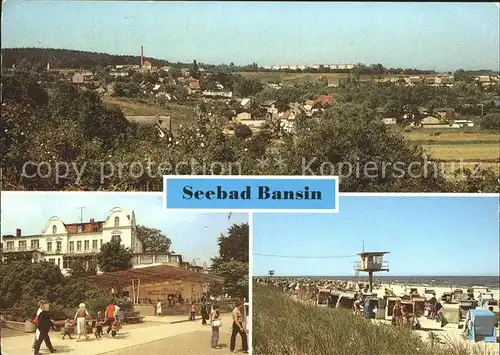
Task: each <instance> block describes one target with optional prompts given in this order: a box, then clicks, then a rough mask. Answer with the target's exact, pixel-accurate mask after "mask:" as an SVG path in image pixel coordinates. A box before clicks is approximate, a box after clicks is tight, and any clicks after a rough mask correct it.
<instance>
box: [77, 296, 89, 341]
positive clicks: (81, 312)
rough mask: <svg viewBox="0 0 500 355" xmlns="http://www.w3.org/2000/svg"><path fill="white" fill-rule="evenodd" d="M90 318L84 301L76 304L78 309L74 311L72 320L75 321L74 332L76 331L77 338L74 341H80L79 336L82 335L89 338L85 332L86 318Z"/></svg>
mask: <svg viewBox="0 0 500 355" xmlns="http://www.w3.org/2000/svg"><path fill="white" fill-rule="evenodd" d="M88 319H90V315H89V312H88V311H87V308H86V307H85V303H80V304H79V305H78V309H77V311H76V313H75V318H74V320H75V321H76V332H77V333H78V338H76V341H80V338H81V337H82V336H84V337H85V338H86V339H87V340H89V336H88V334H87V320H88Z"/></svg>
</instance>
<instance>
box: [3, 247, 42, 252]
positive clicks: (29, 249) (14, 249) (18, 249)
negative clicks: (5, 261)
mask: <svg viewBox="0 0 500 355" xmlns="http://www.w3.org/2000/svg"><path fill="white" fill-rule="evenodd" d="M33 251H38V252H40V253H43V252H44V251H43V250H42V249H41V248H40V247H32V246H26V247H11V248H9V247H7V248H3V250H2V252H3V253H19V252H33Z"/></svg>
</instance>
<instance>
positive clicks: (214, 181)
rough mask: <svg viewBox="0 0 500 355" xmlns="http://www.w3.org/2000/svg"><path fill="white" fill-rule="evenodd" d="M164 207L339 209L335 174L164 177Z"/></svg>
mask: <svg viewBox="0 0 500 355" xmlns="http://www.w3.org/2000/svg"><path fill="white" fill-rule="evenodd" d="M164 198H165V201H164V207H165V208H166V209H168V210H188V209H189V210H197V211H200V210H204V211H211V212H230V211H240V212H244V211H247V212H310V213H311V212H313V213H321V212H329V213H337V212H338V179H337V177H333V176H272V177H263V176H192V175H190V176H178V175H177V176H176V175H172V176H164Z"/></svg>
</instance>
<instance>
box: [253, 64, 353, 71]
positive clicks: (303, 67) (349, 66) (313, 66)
mask: <svg viewBox="0 0 500 355" xmlns="http://www.w3.org/2000/svg"><path fill="white" fill-rule="evenodd" d="M321 67H323V68H329V69H331V70H351V69H354V67H355V65H354V64H311V65H309V64H298V65H264V66H263V67H262V68H263V69H266V70H306V69H320V68H321Z"/></svg>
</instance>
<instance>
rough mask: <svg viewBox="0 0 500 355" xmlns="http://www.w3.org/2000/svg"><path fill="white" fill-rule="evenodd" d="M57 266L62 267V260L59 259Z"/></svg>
mask: <svg viewBox="0 0 500 355" xmlns="http://www.w3.org/2000/svg"><path fill="white" fill-rule="evenodd" d="M57 266H59V267H61V258H57Z"/></svg>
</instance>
